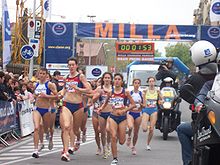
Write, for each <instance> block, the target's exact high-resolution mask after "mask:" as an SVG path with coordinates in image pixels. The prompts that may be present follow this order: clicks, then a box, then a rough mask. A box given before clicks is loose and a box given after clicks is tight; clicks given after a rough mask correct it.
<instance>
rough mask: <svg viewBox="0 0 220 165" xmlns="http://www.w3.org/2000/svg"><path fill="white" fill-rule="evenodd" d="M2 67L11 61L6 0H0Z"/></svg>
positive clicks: (9, 29) (9, 28)
mask: <svg viewBox="0 0 220 165" xmlns="http://www.w3.org/2000/svg"><path fill="white" fill-rule="evenodd" d="M2 39H3V40H2V41H3V55H2V58H3V69H5V68H6V65H7V64H8V63H9V62H10V61H11V27H10V20H9V13H8V7H7V2H6V0H2Z"/></svg>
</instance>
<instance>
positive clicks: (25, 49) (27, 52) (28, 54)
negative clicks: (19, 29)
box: [20, 45, 34, 60]
mask: <svg viewBox="0 0 220 165" xmlns="http://www.w3.org/2000/svg"><path fill="white" fill-rule="evenodd" d="M20 53H21V57H22V58H23V59H25V60H30V59H31V58H32V57H33V56H34V50H33V48H32V47H31V46H30V45H24V46H22V48H21V50H20Z"/></svg>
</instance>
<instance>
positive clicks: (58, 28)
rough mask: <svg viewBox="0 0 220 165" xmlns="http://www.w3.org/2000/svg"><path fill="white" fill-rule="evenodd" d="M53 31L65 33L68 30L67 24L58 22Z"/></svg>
mask: <svg viewBox="0 0 220 165" xmlns="http://www.w3.org/2000/svg"><path fill="white" fill-rule="evenodd" d="M52 31H53V33H54V34H56V35H59V36H60V35H63V34H64V33H65V32H66V26H65V25H64V24H62V23H56V24H54V25H53V27H52Z"/></svg>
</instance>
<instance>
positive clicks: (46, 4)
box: [43, 0, 51, 18]
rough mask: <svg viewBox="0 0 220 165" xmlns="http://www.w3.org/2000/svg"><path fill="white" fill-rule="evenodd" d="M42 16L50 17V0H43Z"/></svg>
mask: <svg viewBox="0 0 220 165" xmlns="http://www.w3.org/2000/svg"><path fill="white" fill-rule="evenodd" d="M43 7H44V18H48V17H49V18H50V17H51V0H44V6H43Z"/></svg>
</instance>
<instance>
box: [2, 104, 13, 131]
mask: <svg viewBox="0 0 220 165" xmlns="http://www.w3.org/2000/svg"><path fill="white" fill-rule="evenodd" d="M15 127H16V111H15V108H14V106H13V104H12V103H10V102H8V101H2V100H0V134H4V132H7V131H10V130H12V129H13V128H15Z"/></svg>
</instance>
